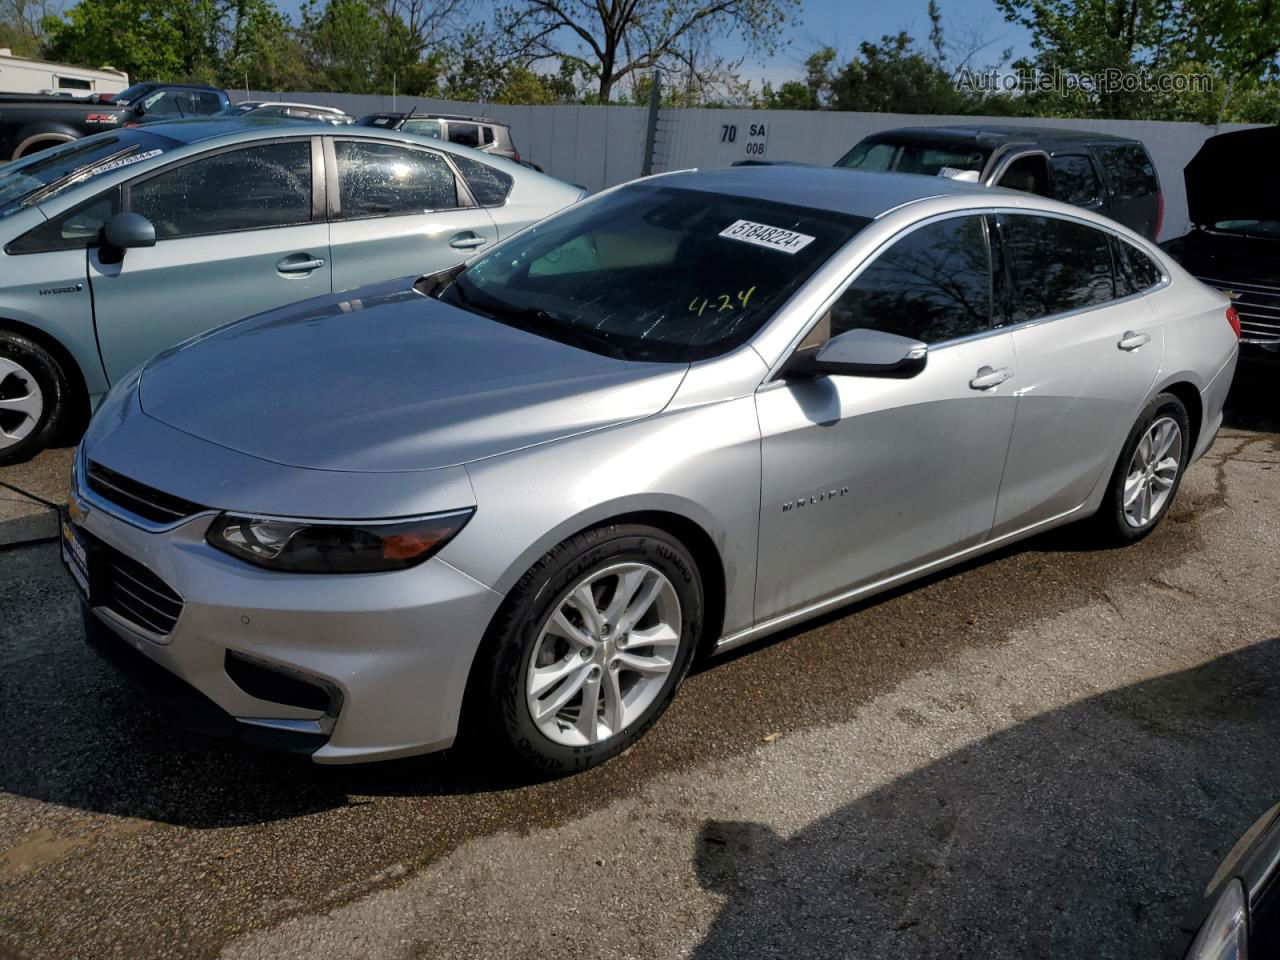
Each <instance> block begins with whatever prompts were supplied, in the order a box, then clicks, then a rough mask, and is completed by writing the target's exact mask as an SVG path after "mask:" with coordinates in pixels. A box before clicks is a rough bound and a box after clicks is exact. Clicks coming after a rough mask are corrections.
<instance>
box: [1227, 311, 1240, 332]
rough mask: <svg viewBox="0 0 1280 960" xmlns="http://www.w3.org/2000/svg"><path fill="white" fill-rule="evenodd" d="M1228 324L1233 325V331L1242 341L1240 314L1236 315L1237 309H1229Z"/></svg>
mask: <svg viewBox="0 0 1280 960" xmlns="http://www.w3.org/2000/svg"><path fill="white" fill-rule="evenodd" d="M1227 323H1229V324H1231V329H1232V330H1233V331H1234V332H1235V335H1236V339H1237V340H1239V339H1240V314H1238V313H1236V308H1235V307H1227Z"/></svg>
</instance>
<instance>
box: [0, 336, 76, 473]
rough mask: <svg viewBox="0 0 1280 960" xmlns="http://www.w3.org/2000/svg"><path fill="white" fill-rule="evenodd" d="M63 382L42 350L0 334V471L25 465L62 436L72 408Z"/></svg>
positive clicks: (63, 376) (54, 363)
mask: <svg viewBox="0 0 1280 960" xmlns="http://www.w3.org/2000/svg"><path fill="white" fill-rule="evenodd" d="M70 397H71V390H70V387H69V385H68V382H67V376H66V374H65V373H64V372H63V370H62V368H61V367H60V366H59V365H58V361H57V360H55V359H54V358H53V357H52V356H51V355H50V354H49V352H48V351H47V350H45V349H44V348H43V347H41V346H40V345H39V344H37V343H36V342H34V341H33V340H30V339H29V338H27V337H24V336H23V335H22V334H20V333H14V332H13V331H11V330H0V465H4V464H10V463H19V462H21V461H23V460H29V459H31V457H33V456H35V455H36V454H37V453H39V452H40V451H41V450H43V449H44V448H45V447H46V446H48V445H49V444H50V443H51V442H52V441H53V440H54V438H55V437H57V436H58V435H59V434H60V432H61V431H62V428H63V425H64V423H65V421H66V419H67V414H68V410H69V409H70V407H71V402H70Z"/></svg>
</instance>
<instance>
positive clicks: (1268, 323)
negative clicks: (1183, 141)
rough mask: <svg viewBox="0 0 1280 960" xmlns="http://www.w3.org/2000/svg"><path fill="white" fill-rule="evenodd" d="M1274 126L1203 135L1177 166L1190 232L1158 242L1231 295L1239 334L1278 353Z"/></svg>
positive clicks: (1279, 262) (1279, 138)
mask: <svg viewBox="0 0 1280 960" xmlns="http://www.w3.org/2000/svg"><path fill="white" fill-rule="evenodd" d="M1277 149H1280V127H1255V128H1253V129H1252V130H1237V131H1236V132H1235V133H1220V134H1218V135H1217V136H1216V137H1210V138H1209V139H1208V140H1206V141H1205V142H1204V145H1203V146H1201V147H1200V152H1199V153H1197V154H1196V155H1195V156H1194V157H1192V158H1191V162H1190V163H1188V164H1187V166H1186V169H1185V170H1184V171H1183V174H1182V175H1183V179H1184V180H1185V181H1186V185H1187V213H1188V214H1190V217H1191V232H1190V233H1186V234H1183V235H1182V236H1181V237H1178V238H1176V239H1174V240H1170V241H1168V242H1167V243H1164V244H1162V246H1163V247H1164V248H1165V249H1166V250H1167V251H1168V252H1169V253H1170V254H1172V255H1173V258H1174V259H1175V260H1177V261H1178V262H1179V263H1181V264H1182V265H1183V266H1184V267H1186V268H1187V271H1188V272H1190V273H1192V274H1194V275H1195V276H1196V277H1199V278H1200V279H1201V280H1203V281H1204V282H1205V283H1207V284H1209V285H1210V286H1214V287H1217V288H1218V289H1219V290H1221V291H1223V292H1224V293H1225V294H1226V295H1227V296H1229V297H1230V298H1231V301H1232V303H1233V304H1235V308H1236V312H1237V314H1238V315H1239V317H1240V342H1241V343H1243V344H1246V345H1247V346H1258V347H1263V348H1265V349H1267V350H1270V351H1272V352H1273V353H1280V199H1278V198H1277V194H1276V189H1275V156H1276V150H1277Z"/></svg>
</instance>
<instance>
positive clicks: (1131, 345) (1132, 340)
mask: <svg viewBox="0 0 1280 960" xmlns="http://www.w3.org/2000/svg"><path fill="white" fill-rule="evenodd" d="M1150 340H1151V337H1150V336H1149V335H1148V334H1145V333H1134V332H1133V331H1132V330H1126V331H1125V332H1124V336H1123V337H1121V338H1120V342H1119V343H1117V344H1116V346H1117V347H1119V348H1120V349H1121V350H1137V349H1138V348H1139V347H1140V346H1142V345H1143V344H1144V343H1148V342H1150Z"/></svg>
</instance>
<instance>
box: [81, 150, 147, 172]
mask: <svg viewBox="0 0 1280 960" xmlns="http://www.w3.org/2000/svg"><path fill="white" fill-rule="evenodd" d="M162 153H164V151H163V150H145V151H143V152H142V153H135V154H131V155H130V156H127V157H118V158H117V159H115V160H111V161H109V162H107V163H100V164H98V165H97V166H96V167H94V168H92V169H91V170H90V171H89V172H88V173H87V174H86V176H89V177H96V176H98V175H99V174H103V173H107V172H108V171H111V170H118V169H119V168H120V167H127V166H129V165H130V164H134V163H140V162H141V161H143V160H150V159H151V158H152V157H158V156H160V154H162Z"/></svg>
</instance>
